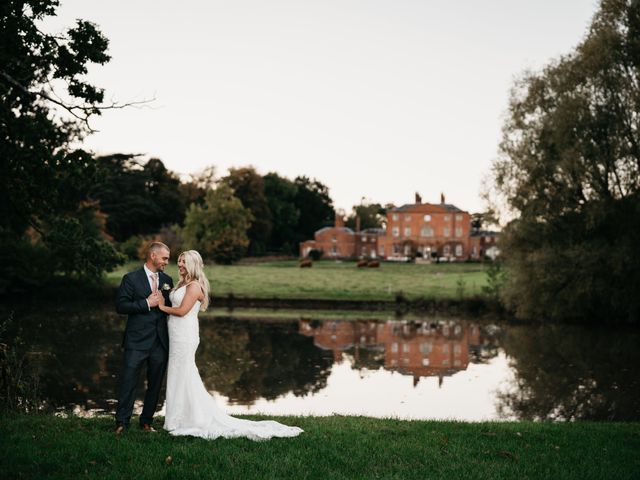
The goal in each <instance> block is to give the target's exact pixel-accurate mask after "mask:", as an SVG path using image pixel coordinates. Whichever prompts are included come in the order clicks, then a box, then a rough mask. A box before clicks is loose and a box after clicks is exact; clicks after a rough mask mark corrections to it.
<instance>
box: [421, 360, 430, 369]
mask: <svg viewBox="0 0 640 480" xmlns="http://www.w3.org/2000/svg"><path fill="white" fill-rule="evenodd" d="M422 366H423V367H428V366H429V359H428V358H423V359H422Z"/></svg>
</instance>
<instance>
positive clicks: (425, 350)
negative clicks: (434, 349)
mask: <svg viewBox="0 0 640 480" xmlns="http://www.w3.org/2000/svg"><path fill="white" fill-rule="evenodd" d="M420 352H421V353H422V354H424V355H429V354H430V353H431V344H430V343H429V342H422V343H421V344H420Z"/></svg>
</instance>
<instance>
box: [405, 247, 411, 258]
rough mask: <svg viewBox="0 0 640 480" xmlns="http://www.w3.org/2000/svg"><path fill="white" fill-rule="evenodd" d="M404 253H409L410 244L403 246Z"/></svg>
mask: <svg viewBox="0 0 640 480" xmlns="http://www.w3.org/2000/svg"><path fill="white" fill-rule="evenodd" d="M404 254H405V255H407V256H409V255H411V245H405V246H404Z"/></svg>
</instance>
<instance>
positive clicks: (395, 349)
mask: <svg viewBox="0 0 640 480" xmlns="http://www.w3.org/2000/svg"><path fill="white" fill-rule="evenodd" d="M391 353H398V344H397V343H395V342H394V343H392V344H391Z"/></svg>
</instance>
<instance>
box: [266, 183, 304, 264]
mask: <svg viewBox="0 0 640 480" xmlns="http://www.w3.org/2000/svg"><path fill="white" fill-rule="evenodd" d="M263 179H264V192H265V195H266V197H267V204H268V205H269V210H270V212H271V221H272V224H273V228H272V230H271V235H270V236H269V242H268V244H267V247H268V249H269V250H270V251H272V252H282V253H286V254H292V253H295V252H297V249H298V248H297V245H296V227H297V226H298V221H299V219H300V210H299V209H298V207H297V206H296V203H295V202H296V195H297V193H298V187H297V186H296V184H295V183H293V182H292V181H291V180H289V179H288V178H285V177H281V176H280V175H278V174H277V173H275V172H271V173H268V174H266V175H265V176H264V177H263Z"/></svg>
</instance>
